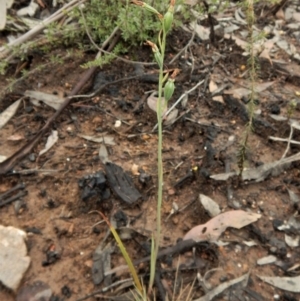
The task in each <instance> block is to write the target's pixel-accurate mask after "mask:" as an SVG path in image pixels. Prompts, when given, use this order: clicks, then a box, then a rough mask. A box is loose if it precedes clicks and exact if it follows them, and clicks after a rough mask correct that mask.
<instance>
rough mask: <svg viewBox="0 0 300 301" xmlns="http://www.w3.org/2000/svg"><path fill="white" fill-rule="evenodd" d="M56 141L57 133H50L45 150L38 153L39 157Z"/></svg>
mask: <svg viewBox="0 0 300 301" xmlns="http://www.w3.org/2000/svg"><path fill="white" fill-rule="evenodd" d="M57 140H58V132H57V131H52V133H51V135H49V137H48V139H47V142H46V145H45V148H44V149H42V150H41V151H40V152H39V156H41V155H43V154H45V153H46V152H47V151H48V150H49V149H50V148H51V147H52V146H53V145H54V144H55V143H56V142H57Z"/></svg>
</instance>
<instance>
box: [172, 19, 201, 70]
mask: <svg viewBox="0 0 300 301" xmlns="http://www.w3.org/2000/svg"><path fill="white" fill-rule="evenodd" d="M196 26H197V22H195V25H194V30H193V33H192V36H191V38H190V40H189V41H188V43H187V44H186V45H185V46H184V47H183V48H182V49H181V50H180V51H179V52H178V53H177V54H176V55H175V56H174V57H173V58H172V60H171V61H170V62H169V64H168V65H170V64H173V63H174V62H175V61H176V60H177V59H178V58H179V56H180V55H181V54H182V53H183V52H184V51H186V50H187V49H188V47H190V45H191V44H192V42H193V41H194V38H195V34H196Z"/></svg>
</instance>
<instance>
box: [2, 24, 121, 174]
mask: <svg viewBox="0 0 300 301" xmlns="http://www.w3.org/2000/svg"><path fill="white" fill-rule="evenodd" d="M118 31H119V28H118V27H116V28H115V29H114V31H113V33H112V34H111V35H110V36H109V38H108V39H107V40H106V41H105V42H104V43H103V46H102V47H106V46H107V44H108V43H109V42H110V41H111V40H112V39H113V38H114V36H115V35H116V34H117V33H118ZM115 43H116V40H115V41H114V42H111V44H110V47H109V50H111V49H112V48H113V47H114V45H115ZM99 56H101V52H98V54H97V56H96V57H97V58H98V57H99ZM96 69H97V67H92V68H90V69H88V70H87V71H86V72H85V73H84V75H83V76H82V78H81V80H80V81H79V82H78V83H77V84H76V86H75V87H74V89H73V90H72V91H71V93H70V95H71V96H72V95H75V94H77V93H78V92H79V91H80V90H81V89H82V88H83V86H84V85H85V83H86V82H87V81H88V80H89V79H90V78H91V77H92V75H93V74H94V73H95V71H96ZM71 100H72V99H71V98H68V97H67V98H65V99H64V102H63V104H62V105H61V107H60V108H59V109H58V110H57V111H56V112H55V113H54V114H53V115H52V116H51V117H50V118H49V119H48V120H47V122H46V124H45V125H44V126H43V127H42V129H41V130H40V131H39V132H38V133H37V134H36V135H35V137H34V138H33V139H31V140H30V141H29V142H28V143H26V144H25V145H24V146H23V147H22V148H20V149H19V150H18V151H17V152H16V153H14V154H13V155H12V156H11V157H9V158H8V159H6V160H5V161H3V162H1V163H0V175H3V174H6V173H7V172H8V171H10V170H11V169H12V168H13V167H14V166H15V165H16V164H17V163H18V162H19V161H20V160H22V159H23V158H24V157H25V156H27V155H28V154H29V153H30V151H31V150H32V149H33V147H34V146H35V145H36V144H37V143H38V141H39V140H40V138H41V137H42V136H43V135H44V133H45V132H46V131H47V130H48V128H49V126H50V125H51V124H52V122H53V121H54V120H55V119H56V118H57V117H58V116H59V115H60V114H61V112H62V111H63V110H64V109H65V108H66V107H67V106H68V105H69V103H70V102H71Z"/></svg>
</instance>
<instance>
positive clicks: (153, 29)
mask: <svg viewBox="0 0 300 301" xmlns="http://www.w3.org/2000/svg"><path fill="white" fill-rule="evenodd" d="M145 2H146V3H148V4H150V5H152V6H153V7H155V8H156V9H157V10H158V11H159V12H165V11H166V9H167V7H168V5H169V0H164V1H163V0H145ZM176 5H177V6H178V5H180V7H181V8H180V12H179V13H177V14H176V15H175V20H174V26H175V27H176V26H179V25H180V24H181V22H183V21H184V20H187V19H188V18H190V17H191V16H190V14H189V13H188V7H186V6H185V5H184V0H178V1H177V2H176ZM83 13H84V16H85V21H86V24H87V27H88V30H89V32H90V34H91V36H92V38H93V39H94V41H95V42H96V43H97V44H98V45H101V43H102V42H103V41H105V39H106V38H108V37H109V35H110V34H111V32H112V31H113V29H114V28H115V27H116V26H119V28H120V30H121V34H122V38H123V40H124V41H125V42H126V44H127V45H128V46H131V45H139V44H141V43H143V42H145V41H146V40H147V39H152V38H153V36H155V34H156V33H157V32H158V31H159V30H160V28H161V26H160V21H159V20H158V18H157V17H156V16H155V15H154V14H152V13H151V12H149V11H147V10H145V9H141V8H140V7H136V6H135V5H131V4H130V1H128V0H123V1H121V0H113V1H112V0H102V1H99V0H90V1H89V2H87V3H86V4H85V8H84V9H83ZM75 14H76V15H77V16H78V20H79V24H80V26H81V30H82V31H84V21H83V20H82V17H81V14H80V12H79V11H77V12H75Z"/></svg>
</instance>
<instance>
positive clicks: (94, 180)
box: [78, 171, 110, 201]
mask: <svg viewBox="0 0 300 301" xmlns="http://www.w3.org/2000/svg"><path fill="white" fill-rule="evenodd" d="M78 185H79V187H80V188H82V189H83V191H82V193H81V199H82V200H83V201H87V200H88V199H90V198H92V197H94V196H99V198H100V199H101V200H105V199H107V198H109V196H110V193H109V191H107V190H108V189H107V187H106V178H105V175H104V173H103V172H102V171H99V172H97V173H95V174H91V175H87V176H85V177H83V178H82V179H80V180H79V181H78Z"/></svg>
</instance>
